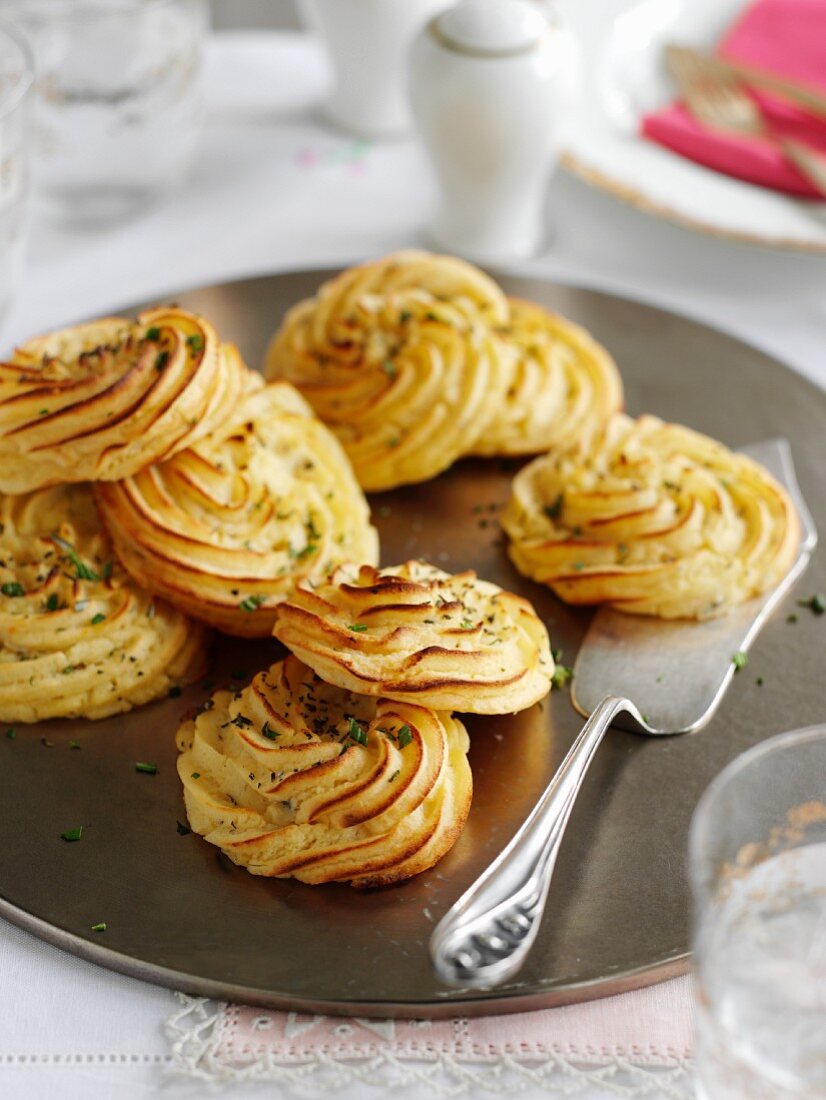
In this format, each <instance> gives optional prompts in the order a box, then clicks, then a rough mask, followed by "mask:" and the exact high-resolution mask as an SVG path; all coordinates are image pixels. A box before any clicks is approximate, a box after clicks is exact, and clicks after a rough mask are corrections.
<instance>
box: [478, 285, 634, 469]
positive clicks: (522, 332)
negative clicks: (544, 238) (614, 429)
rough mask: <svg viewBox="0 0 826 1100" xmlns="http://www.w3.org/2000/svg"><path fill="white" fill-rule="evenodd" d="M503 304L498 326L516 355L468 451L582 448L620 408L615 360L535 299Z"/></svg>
mask: <svg viewBox="0 0 826 1100" xmlns="http://www.w3.org/2000/svg"><path fill="white" fill-rule="evenodd" d="M509 305H510V318H509V320H508V322H507V323H506V324H505V325H503V326H502V327H500V329H499V330H498V331H499V334H500V335H501V336H502V338H503V339H504V340H506V341H507V342H508V344H509V345H510V346H511V347H512V348H514V349H515V351H516V356H515V357H514V359H513V361H512V365H511V369H510V380H509V384H508V387H507V390H506V392H505V395H504V397H503V399H502V400H501V401H500V402H499V404H498V406H497V410H496V415H495V416H494V418H493V420H492V421H491V423H490V424H489V425H488V426H487V428H486V429H485V430H484V432H483V433H482V435H481V436H480V438H479V439H478V440H477V441H476V444H475V445H474V448H473V453H474V454H478V455H528V454H537V453H538V452H540V451H549V450H554V449H570V448H572V447H578V448H580V449H581V450H583V451H586V450H588V448H589V447H590V446H591V445H592V443H593V441H594V439H595V438H596V437H597V436H598V434H599V433H600V432H601V431H602V430H603V428H604V427H605V425H606V423H607V422H608V420H609V419H610V417H611V416H613V415H614V413H617V412H619V411H620V409H621V408H622V404H623V393H622V381H621V379H620V375H619V371H618V370H617V365H616V363H615V362H614V360H613V359H612V358H611V356H610V355H609V354H608V352H607V351H606V350H605V348H603V347H602V346H601V345H600V344H598V343H597V341H596V340H594V339H593V337H592V336H589V334H588V333H587V332H586V331H585V330H584V329H583V328H580V327H579V325H575V324H573V323H572V322H571V321H567V320H566V319H565V318H564V317H559V316H557V315H556V314H554V313H549V312H548V311H547V310H545V309H543V308H542V307H541V306H538V305H534V303H533V302H523V301H520V300H518V299H513V298H512V299H510V301H509Z"/></svg>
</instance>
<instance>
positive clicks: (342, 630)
mask: <svg viewBox="0 0 826 1100" xmlns="http://www.w3.org/2000/svg"><path fill="white" fill-rule="evenodd" d="M275 634H276V637H278V639H279V640H280V641H281V642H283V643H284V645H286V646H287V647H288V648H289V649H290V650H292V651H293V652H294V653H296V654H297V655H298V656H299V657H300V658H301V659H302V660H303V661H304V662H305V663H306V664H308V665H310V667H312V668H313V669H315V671H316V672H317V673H318V675H319V676H321V677H322V678H323V679H325V680H327V681H328V682H329V683H332V684H338V685H339V686H340V687H343V688H348V689H349V690H351V691H358V692H362V693H364V694H369V695H383V696H386V697H387V698H390V699H401V700H408V701H411V702H416V701H417V702H420V703H422V704H424V705H426V706H431V707H436V708H438V709H440V710H458V711H463V712H465V713H474V714H507V713H510V712H514V711H518V710H524V709H525V708H526V707H529V706H531V705H532V704H533V703H535V702H537V701H538V700H539V699H542V698H543V697H544V696H545V695H547V693H548V691H549V690H550V682H551V676H552V675H553V671H554V664H553V658H552V657H551V651H550V644H549V641H548V633H547V631H546V629H545V626H544V625H543V623H542V622H541V621H540V620H539V618H538V617H537V615H536V612H535V611H534V609H533V607H532V606H531V605H530V603H528V601H527V600H524V599H522V598H521V597H519V596H515V595H513V594H512V593H510V592H505V591H503V590H502V589H501V588H499V587H497V586H496V585H495V584H491V583H490V582H489V581H483V580H480V579H479V578H477V576H476V574H475V573H473V572H471V571H468V572H465V573H459V574H457V575H455V576H451V575H450V574H449V573H444V572H442V570H440V569H436V568H435V567H434V566H432V565H428V564H427V563H426V562H419V561H410V562H407V563H406V564H404V565H399V566H393V567H388V568H385V569H381V570H377V569H373V568H370V567H367V566H364V567H361V568H359V567H358V566H342V567H341V568H340V569H337V570H336V572H335V573H334V574H333V575H332V576H331V577H330V579H329V581H328V582H327V583H323V584H320V585H316V586H314V587H310V586H308V585H303V584H302V585H298V586H297V587H296V590H295V592H294V593H293V595H292V596H291V597H290V599H289V600H288V601H287V602H285V603H283V604H281V606H280V607H279V608H278V611H277V615H276V625H275Z"/></svg>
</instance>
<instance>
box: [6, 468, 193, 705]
mask: <svg viewBox="0 0 826 1100" xmlns="http://www.w3.org/2000/svg"><path fill="white" fill-rule="evenodd" d="M205 640H206V639H205V632H204V629H203V627H201V626H199V625H197V624H195V623H192V622H190V621H189V620H187V619H186V618H185V617H184V616H183V615H182V614H181V613H180V612H179V611H176V610H175V609H174V608H172V607H170V606H169V605H168V604H166V603H164V602H162V601H161V600H156V599H153V597H152V596H151V595H150V594H149V593H148V592H145V591H143V590H142V589H141V588H139V587H138V586H137V585H136V584H135V583H134V581H132V580H131V578H130V577H129V576H128V574H127V573H126V571H125V570H124V569H123V567H122V566H121V565H120V564H119V562H118V561H117V559H116V558H115V556H114V552H113V549H112V545H111V543H110V541H109V539H108V537H107V536H106V534H105V533H104V532H103V531H102V530H101V526H100V522H99V520H98V516H97V512H96V510H95V504H94V500H93V498H92V492H91V489H90V488H89V486H88V485H60V486H54V487H51V488H46V489H38V490H36V491H34V492H32V493H26V494H23V495H20V496H2V497H0V720H2V721H5V722H37V721H40V720H41V719H45V718H105V717H106V716H107V715H110V714H116V713H118V712H119V711H124V710H129V709H130V708H131V707H134V706H138V705H139V704H141V703H147V702H149V701H150V700H152V699H157V698H159V697H160V696H163V695H166V694H167V693H168V692H169V691H170V689H172V688H176V687H178V686H179V685H180V684H182V683H185V682H186V681H188V680H191V679H193V678H195V677H196V676H198V675H199V674H200V673H201V672H202V671H203V667H204V661H205Z"/></svg>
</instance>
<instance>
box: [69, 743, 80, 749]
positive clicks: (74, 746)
mask: <svg viewBox="0 0 826 1100" xmlns="http://www.w3.org/2000/svg"><path fill="white" fill-rule="evenodd" d="M69 748H70V749H79V748H80V742H79V741H70V742H69Z"/></svg>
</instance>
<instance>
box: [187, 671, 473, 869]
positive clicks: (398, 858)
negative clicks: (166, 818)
mask: <svg viewBox="0 0 826 1100" xmlns="http://www.w3.org/2000/svg"><path fill="white" fill-rule="evenodd" d="M177 742H178V748H179V749H180V752H181V755H180V756H179V758H178V772H179V774H180V777H181V782H182V783H183V786H184V800H185V803H186V812H187V817H188V819H189V824H190V825H191V827H192V828H193V830H194V831H195V832H196V833H200V834H201V835H202V836H203V837H204V838H205V839H206V840H207V841H209V843H210V844H215V845H217V846H218V847H219V848H220V849H221V850H222V851H223V852H224V853H225V854H226V855H227V856H228V857H229V858H230V859H231V860H232V861H233V862H234V863H237V864H240V865H241V866H243V867H246V868H247V870H248V871H251V872H252V873H253V874H256V875H268V876H272V877H278V878H286V877H293V878H297V879H300V880H301V881H303V882H309V883H322V882H349V883H351V884H352V885H353V886H357V887H368V886H384V885H387V884H389V883H392V882H397V881H399V880H401V879H405V878H409V877H410V876H411V875H416V874H418V873H419V872H420V871H424V870H426V869H427V868H428V867H432V866H433V864H434V863H436V862H437V861H438V860H439V859H441V858H442V856H443V855H445V853H446V852H447V851H448V850H449V849H450V848H451V847H452V846H453V844H454V843H455V841H456V839H457V837H458V836H459V833H460V832H461V830H462V827H463V825H464V822H465V818H466V817H467V813H468V809H469V807H470V799H471V792H472V780H471V774H470V768H469V766H468V762H467V750H468V737H467V733H466V732H465V729H464V727H463V726H462V724H461V723H460V722H458V721H457V720H456V719H454V718H452V717H451V716H450V715H449V714H447V713H441V712H438V711H433V710H428V709H427V708H425V707H422V706H418V705H415V704H409V703H397V702H393V701H391V700H389V699H373V698H367V697H364V696H358V695H353V694H351V693H350V692H348V691H344V690H342V689H340V688H337V687H332V686H330V685H328V684H325V683H324V682H323V681H321V680H319V679H318V678H317V677H316V676H315V675H314V674H313V673H312V672H311V670H310V669H308V668H307V667H306V666H305V665H303V664H302V663H301V662H300V661H299V660H298V659H297V658H296V657H293V656H290V657H288V658H287V659H286V660H285V661H282V662H279V663H278V664H274V665H273V666H272V667H271V668H270V669H268V670H266V671H264V672H260V673H259V674H258V675H257V676H256V677H255V678H254V679H253V681H252V683H251V684H250V685H249V686H248V687H246V688H245V689H244V690H243V691H241V692H238V693H231V692H228V691H220V692H218V693H217V694H216V695H214V696H213V697H212V699H210V700H209V701H208V702H207V703H206V704H205V706H203V707H202V708H201V710H200V711H199V712H198V713H197V714H196V715H194V716H193V717H192V718H190V719H188V720H186V721H185V722H184V723H183V725H182V726H181V728H180V730H179V732H178V738H177Z"/></svg>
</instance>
